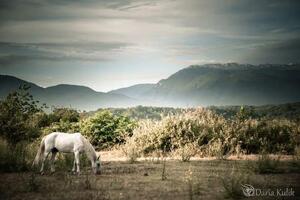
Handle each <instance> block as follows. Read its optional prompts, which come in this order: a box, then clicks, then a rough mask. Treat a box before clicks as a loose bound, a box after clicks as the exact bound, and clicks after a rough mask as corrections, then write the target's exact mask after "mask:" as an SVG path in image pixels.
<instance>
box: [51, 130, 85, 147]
mask: <svg viewBox="0 0 300 200" xmlns="http://www.w3.org/2000/svg"><path fill="white" fill-rule="evenodd" d="M45 144H46V145H47V144H48V148H50V149H51V148H56V149H57V150H58V151H61V152H73V151H74V150H75V149H78V148H81V146H83V142H82V135H81V133H63V132H53V133H50V134H49V135H47V136H46V140H45Z"/></svg>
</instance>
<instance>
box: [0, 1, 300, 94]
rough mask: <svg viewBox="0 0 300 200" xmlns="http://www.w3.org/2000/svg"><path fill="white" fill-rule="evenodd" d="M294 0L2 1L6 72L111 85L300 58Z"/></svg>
mask: <svg viewBox="0 0 300 200" xmlns="http://www.w3.org/2000/svg"><path fill="white" fill-rule="evenodd" d="M299 55H300V1H298V0H293V1H292V0H284V1H282V0H243V1H240V0H226V1H220V0H209V1H208V0H73V1H72V0H1V1H0V74H8V75H13V76H17V77H19V78H22V79H24V80H27V81H31V82H34V83H36V84H38V85H40V86H44V87H47V86H52V85H57V84H61V83H64V84H76V85H85V86H88V87H91V88H93V89H94V90H97V91H109V90H112V89H116V88H121V87H127V86H130V85H134V84H138V83H156V82H158V81H159V80H161V79H163V78H167V77H168V76H170V75H171V74H173V73H175V72H176V71H178V70H180V69H182V68H185V67H188V66H189V65H194V64H205V63H227V62H238V63H248V64H264V63H276V64H280V63H299V62H300V56H299Z"/></svg>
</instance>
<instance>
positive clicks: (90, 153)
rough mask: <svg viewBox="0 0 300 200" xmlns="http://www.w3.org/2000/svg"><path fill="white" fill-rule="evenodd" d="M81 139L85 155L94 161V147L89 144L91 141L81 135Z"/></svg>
mask: <svg viewBox="0 0 300 200" xmlns="http://www.w3.org/2000/svg"><path fill="white" fill-rule="evenodd" d="M81 138H82V141H83V142H84V149H85V152H86V155H87V156H88V157H89V159H91V160H93V161H95V160H97V154H96V151H95V149H94V147H93V146H92V145H91V143H90V142H89V141H88V140H87V139H86V138H85V137H83V136H81Z"/></svg>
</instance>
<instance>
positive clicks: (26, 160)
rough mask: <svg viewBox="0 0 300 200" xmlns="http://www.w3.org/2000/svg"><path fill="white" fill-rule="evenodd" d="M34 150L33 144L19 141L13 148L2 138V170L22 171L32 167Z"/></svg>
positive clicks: (0, 161)
mask: <svg viewBox="0 0 300 200" xmlns="http://www.w3.org/2000/svg"><path fill="white" fill-rule="evenodd" d="M33 159H34V151H33V149H32V146H31V145H27V144H26V143H24V142H23V143H18V144H16V145H15V146H14V149H13V150H11V148H10V147H9V145H8V144H7V142H6V141H4V140H0V171H1V172H21V171H28V170H30V169H31V165H32V161H33Z"/></svg>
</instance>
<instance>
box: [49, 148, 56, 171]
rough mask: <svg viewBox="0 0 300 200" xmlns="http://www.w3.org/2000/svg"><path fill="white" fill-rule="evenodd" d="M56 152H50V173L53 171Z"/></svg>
mask: <svg viewBox="0 0 300 200" xmlns="http://www.w3.org/2000/svg"><path fill="white" fill-rule="evenodd" d="M55 156H56V152H52V154H51V159H50V166H51V173H54V172H55V166H54V160H55Z"/></svg>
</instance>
